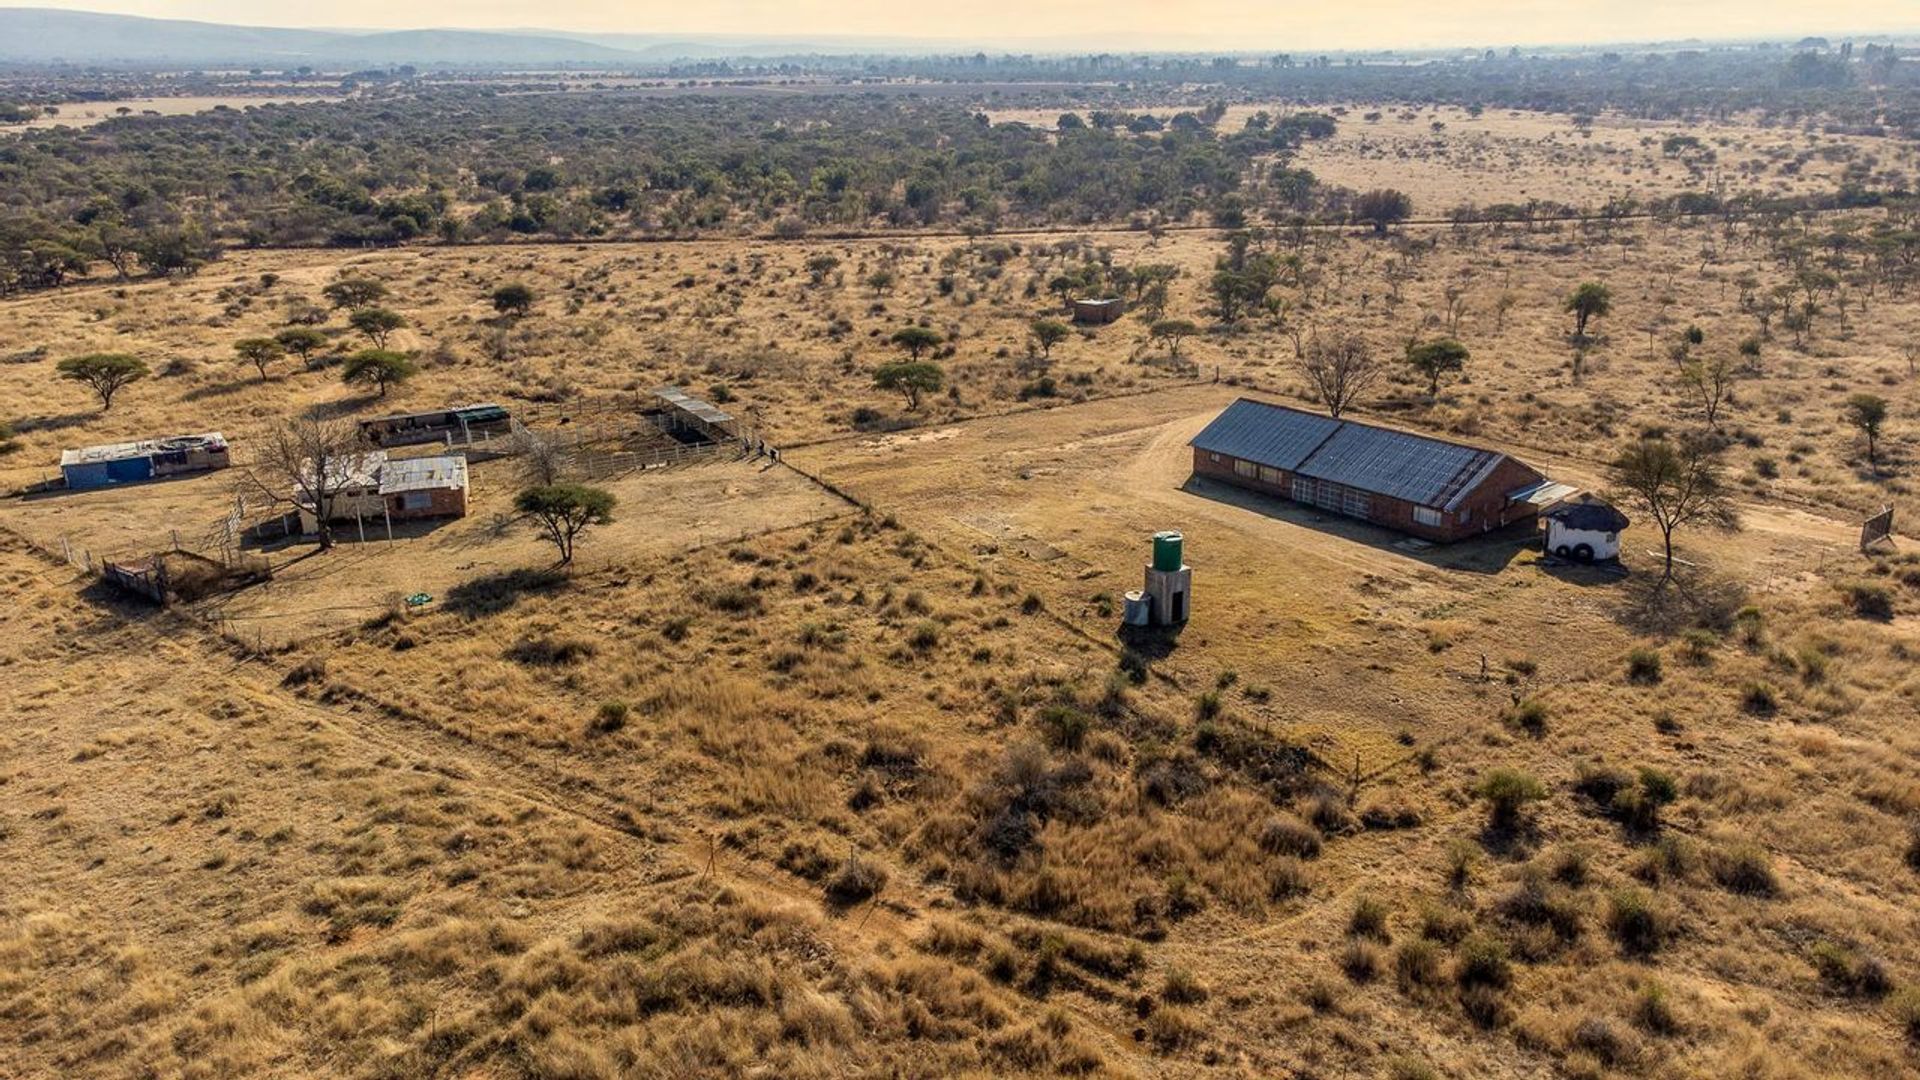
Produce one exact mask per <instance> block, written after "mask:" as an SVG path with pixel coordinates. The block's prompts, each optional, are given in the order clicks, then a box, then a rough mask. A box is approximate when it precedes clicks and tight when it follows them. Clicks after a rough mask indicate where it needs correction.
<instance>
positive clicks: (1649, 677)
mask: <svg viewBox="0 0 1920 1080" xmlns="http://www.w3.org/2000/svg"><path fill="white" fill-rule="evenodd" d="M1627 681H1628V682H1635V683H1640V684H1641V685H1643V686H1651V685H1653V684H1654V683H1657V682H1659V681H1660V650H1658V649H1652V648H1648V647H1646V646H1644V645H1643V646H1640V647H1639V648H1636V649H1634V650H1633V651H1632V652H1629V653H1628V654H1627Z"/></svg>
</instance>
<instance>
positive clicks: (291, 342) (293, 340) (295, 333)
mask: <svg viewBox="0 0 1920 1080" xmlns="http://www.w3.org/2000/svg"><path fill="white" fill-rule="evenodd" d="M273 340H274V341H276V342H278V343H279V344H280V347H281V348H283V349H285V350H287V351H288V352H290V353H292V354H294V355H295V356H298V357H299V358H300V362H301V363H302V364H311V363H312V362H313V353H314V350H316V349H320V348H324V347H325V346H326V344H327V335H325V334H323V333H321V332H320V331H318V330H315V329H314V328H313V327H311V326H289V327H287V328H286V329H285V330H282V331H280V332H279V333H277V334H275V335H273Z"/></svg>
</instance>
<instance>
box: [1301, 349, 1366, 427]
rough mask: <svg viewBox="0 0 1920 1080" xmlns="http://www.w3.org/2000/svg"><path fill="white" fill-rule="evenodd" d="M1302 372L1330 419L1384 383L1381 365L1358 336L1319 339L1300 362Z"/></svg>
mask: <svg viewBox="0 0 1920 1080" xmlns="http://www.w3.org/2000/svg"><path fill="white" fill-rule="evenodd" d="M1299 365H1300V372H1301V374H1303V375H1305V376H1306V377H1307V382H1308V383H1309V384H1311V385H1312V387H1313V392H1314V396H1316V397H1318V398H1319V399H1320V403H1321V404H1322V405H1325V406H1326V408H1327V415H1328V416H1331V417H1334V418H1335V419H1338V418H1339V416H1340V414H1341V413H1343V412H1345V411H1346V410H1347V409H1348V407H1350V406H1351V405H1353V403H1354V402H1355V401H1357V400H1359V398H1360V395H1361V394H1364V393H1366V392H1367V391H1368V390H1369V389H1371V388H1372V387H1373V384H1374V383H1376V382H1378V381H1379V380H1380V375H1381V365H1380V361H1379V360H1378V359H1377V358H1375V357H1374V355H1373V350H1372V349H1370V348H1368V347H1367V343H1366V341H1364V340H1363V339H1361V338H1360V337H1359V336H1358V335H1355V334H1335V335H1331V336H1328V337H1324V338H1315V339H1314V340H1313V341H1312V342H1311V343H1309V344H1308V345H1307V349H1306V355H1304V356H1302V357H1300V359H1299Z"/></svg>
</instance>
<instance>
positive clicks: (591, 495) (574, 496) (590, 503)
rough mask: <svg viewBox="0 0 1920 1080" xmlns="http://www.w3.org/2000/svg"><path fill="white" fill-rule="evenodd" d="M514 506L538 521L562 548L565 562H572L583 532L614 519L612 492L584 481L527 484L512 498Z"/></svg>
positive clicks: (556, 544) (543, 532)
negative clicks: (531, 486)
mask: <svg viewBox="0 0 1920 1080" xmlns="http://www.w3.org/2000/svg"><path fill="white" fill-rule="evenodd" d="M513 505H514V509H516V510H519V511H520V512H521V513H523V514H526V515H528V516H529V517H531V518H533V519H534V522H535V523H536V524H537V525H539V527H540V531H541V533H542V535H544V536H545V537H546V538H547V539H548V540H550V541H552V543H553V546H554V547H556V548H558V549H559V550H560V561H561V563H563V564H569V563H572V562H573V546H574V542H575V541H577V540H578V539H579V538H580V536H581V534H582V533H585V532H586V531H587V529H588V528H590V527H592V526H595V525H606V524H608V523H610V522H612V521H613V507H614V497H613V493H612V492H609V491H605V490H602V489H600V488H597V487H589V486H587V485H585V484H545V485H542V486H540V487H533V488H528V489H527V490H525V491H522V492H521V493H520V494H519V495H518V496H516V497H515V498H514V500H513Z"/></svg>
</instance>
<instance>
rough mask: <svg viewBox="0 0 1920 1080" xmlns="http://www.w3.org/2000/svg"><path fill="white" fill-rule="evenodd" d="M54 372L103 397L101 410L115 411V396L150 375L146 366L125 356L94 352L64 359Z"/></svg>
mask: <svg viewBox="0 0 1920 1080" xmlns="http://www.w3.org/2000/svg"><path fill="white" fill-rule="evenodd" d="M54 370H55V371H56V372H58V373H59V375H60V377H61V378H63V379H72V380H73V381H74V382H82V383H86V384H87V385H88V386H90V387H92V388H93V392H94V393H95V394H96V395H98V396H99V398H100V411H101V412H106V411H107V410H108V409H111V408H113V395H115V394H117V393H119V392H120V388H121V387H123V386H125V385H127V384H128V383H130V382H137V381H139V380H140V379H144V378H146V377H147V375H148V374H149V372H148V370H147V365H146V364H144V363H141V362H140V361H139V360H137V359H135V358H134V357H131V356H128V355H126V354H124V353H92V354H89V355H87V356H76V357H74V358H72V359H70V360H62V361H60V363H59V364H57V365H55V367H54Z"/></svg>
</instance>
